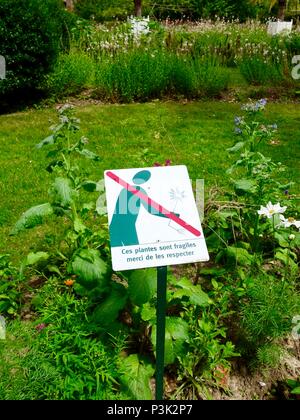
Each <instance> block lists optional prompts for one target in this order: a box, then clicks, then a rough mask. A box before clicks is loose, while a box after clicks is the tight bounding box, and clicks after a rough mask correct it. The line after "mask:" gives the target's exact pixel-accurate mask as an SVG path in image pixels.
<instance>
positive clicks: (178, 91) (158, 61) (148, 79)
mask: <svg viewBox="0 0 300 420" xmlns="http://www.w3.org/2000/svg"><path fill="white" fill-rule="evenodd" d="M227 85H228V74H227V72H224V68H219V67H217V66H214V65H211V64H209V63H206V62H202V61H199V60H192V59H184V58H179V57H177V56H176V55H175V54H164V53H162V52H156V53H155V54H149V53H146V52H141V51H136V52H133V53H130V54H120V55H119V56H117V57H115V58H114V59H113V60H112V61H110V60H109V61H108V62H105V63H99V64H98V68H97V71H96V86H97V90H98V92H97V93H98V95H99V96H100V97H101V98H104V99H107V100H113V101H122V102H132V101H134V100H140V101H146V100H148V99H151V98H161V97H162V96H164V95H170V94H171V95H175V96H176V95H184V96H185V97H187V98H191V97H193V98H197V97H203V96H210V97H211V96H217V95H220V93H221V92H222V91H223V90H224V89H226V88H227Z"/></svg>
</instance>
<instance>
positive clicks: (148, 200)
mask: <svg viewBox="0 0 300 420" xmlns="http://www.w3.org/2000/svg"><path fill="white" fill-rule="evenodd" d="M106 175H107V176H108V177H109V178H111V179H112V180H114V181H115V182H117V183H118V184H120V185H122V187H124V188H126V190H128V191H129V192H131V193H132V194H135V195H137V196H138V197H139V198H140V199H141V200H143V201H144V202H146V203H147V204H148V206H151V207H152V208H153V209H155V210H157V211H158V212H159V213H161V214H163V215H164V216H166V217H168V218H169V219H171V220H173V222H175V223H177V224H178V225H180V226H181V227H183V228H184V229H186V230H187V231H189V232H191V233H192V234H193V235H195V236H201V232H200V231H199V230H198V229H195V228H194V227H193V226H191V225H189V224H188V223H186V222H185V221H184V220H182V219H180V217H177V216H176V215H175V214H174V213H172V212H170V211H169V210H167V209H165V208H164V207H163V206H161V205H160V204H158V203H157V202H156V201H154V200H152V199H151V198H149V197H148V196H147V195H146V194H144V193H142V192H141V191H139V190H137V189H136V188H134V187H133V186H132V185H130V184H128V183H127V182H126V181H124V180H123V179H121V178H120V177H118V175H116V174H114V173H113V172H111V171H108V172H106Z"/></svg>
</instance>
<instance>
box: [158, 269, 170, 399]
mask: <svg viewBox="0 0 300 420" xmlns="http://www.w3.org/2000/svg"><path fill="white" fill-rule="evenodd" d="M167 270H168V268H167V267H158V268H157V307H156V388H155V391H156V394H155V398H156V400H162V399H163V394H164V367H165V334H166V306H167Z"/></svg>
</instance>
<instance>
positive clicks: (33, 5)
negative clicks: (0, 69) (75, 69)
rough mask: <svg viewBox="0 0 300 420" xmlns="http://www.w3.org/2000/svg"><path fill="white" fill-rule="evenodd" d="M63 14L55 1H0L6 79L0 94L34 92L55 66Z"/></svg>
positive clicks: (0, 41) (0, 42)
mask: <svg viewBox="0 0 300 420" xmlns="http://www.w3.org/2000/svg"><path fill="white" fill-rule="evenodd" d="M63 16H64V11H63V9H62V5H61V2H60V1H58V0H47V1H46V2H45V1H44V0H15V1H14V2H13V5H12V2H11V1H10V0H0V55H3V56H4V57H5V59H6V66H7V73H6V79H5V80H3V81H1V83H0V95H9V94H10V95H11V94H15V93H16V92H20V91H22V93H24V91H25V90H26V89H30V90H32V89H36V87H38V86H39V85H40V83H41V82H42V80H43V78H44V76H45V74H47V73H48V72H49V71H50V69H51V66H52V65H53V64H54V63H55V60H56V58H57V56H58V53H59V49H60V41H61V39H62V33H63V32H62V28H63Z"/></svg>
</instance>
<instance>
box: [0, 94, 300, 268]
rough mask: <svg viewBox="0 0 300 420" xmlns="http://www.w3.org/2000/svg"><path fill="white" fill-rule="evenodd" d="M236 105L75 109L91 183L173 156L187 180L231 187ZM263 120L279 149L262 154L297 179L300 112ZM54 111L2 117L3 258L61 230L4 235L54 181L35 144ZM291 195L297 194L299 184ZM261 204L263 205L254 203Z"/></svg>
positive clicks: (285, 107)
mask: <svg viewBox="0 0 300 420" xmlns="http://www.w3.org/2000/svg"><path fill="white" fill-rule="evenodd" d="M239 113H240V104H234V103H225V102H214V101H210V102H190V103H174V102H158V101H154V102H151V103H147V104H132V105H105V106H99V105H87V106H82V107H79V108H78V109H77V115H78V117H79V118H80V119H81V127H82V131H83V134H84V135H86V136H87V137H88V138H89V139H90V145H89V147H90V149H91V150H93V151H95V152H97V153H98V154H99V155H100V156H101V158H102V160H101V162H99V163H90V162H89V163H88V164H87V165H88V166H87V170H89V171H90V172H91V178H96V179H101V178H102V177H103V171H104V170H105V169H113V168H114V169H117V168H129V167H143V166H152V165H153V164H154V162H164V161H165V160H166V159H171V161H172V164H185V165H187V167H188V169H189V173H190V177H191V178H192V179H194V180H195V179H197V178H201V179H202V178H204V179H205V184H206V192H207V191H208V189H209V188H211V187H213V186H218V187H224V186H226V185H228V183H229V177H228V176H227V175H226V173H225V171H226V169H227V168H228V167H229V166H230V163H231V162H232V161H233V160H234V159H235V157H234V156H230V157H229V156H228V154H227V152H226V148H227V147H229V146H231V145H232V144H233V142H234V135H233V118H234V116H235V115H238V114H239ZM267 117H268V119H269V120H270V122H271V123H273V122H274V123H275V122H276V123H277V124H278V126H279V136H278V137H279V144H276V145H266V146H264V153H265V154H266V155H268V156H271V157H272V158H273V159H274V160H275V161H281V162H282V163H284V164H285V165H286V166H287V168H288V169H287V172H286V173H285V175H284V178H285V179H287V180H294V181H297V179H298V177H299V167H298V165H299V155H300V143H299V137H300V124H299V122H300V114H299V105H297V104H293V103H290V104H270V105H269V106H268V108H267ZM49 119H51V120H52V121H53V122H54V121H56V112H55V110H54V109H44V110H30V111H27V112H22V113H16V114H10V115H2V116H0V191H1V202H0V253H4V252H5V253H7V252H8V253H10V254H12V256H13V258H14V260H19V259H20V258H21V257H22V256H23V255H26V254H27V253H28V252H29V250H34V249H38V248H39V246H40V245H41V243H44V239H43V238H44V236H45V234H47V233H49V232H51V231H53V229H59V227H58V226H57V225H56V224H55V223H53V224H52V225H50V226H47V227H43V226H40V227H38V228H36V229H34V230H33V231H28V232H25V233H23V234H21V235H20V236H18V237H10V236H9V235H8V234H9V231H10V229H11V228H12V226H13V225H14V223H15V222H16V221H17V219H18V218H19V216H20V214H21V213H22V212H23V211H25V210H26V209H28V208H29V207H30V206H32V205H36V204H39V203H43V202H44V201H45V200H47V190H48V188H49V185H50V182H51V179H50V176H49V174H48V172H46V171H45V169H44V168H45V166H46V158H45V154H46V153H45V151H44V150H37V149H36V148H35V144H36V143H38V142H39V141H40V140H41V139H43V138H44V137H46V136H47V135H48V134H49V130H48V127H49ZM294 191H295V192H299V187H298V186H297V185H296V186H295V188H294ZM259 204H260V203H259Z"/></svg>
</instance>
